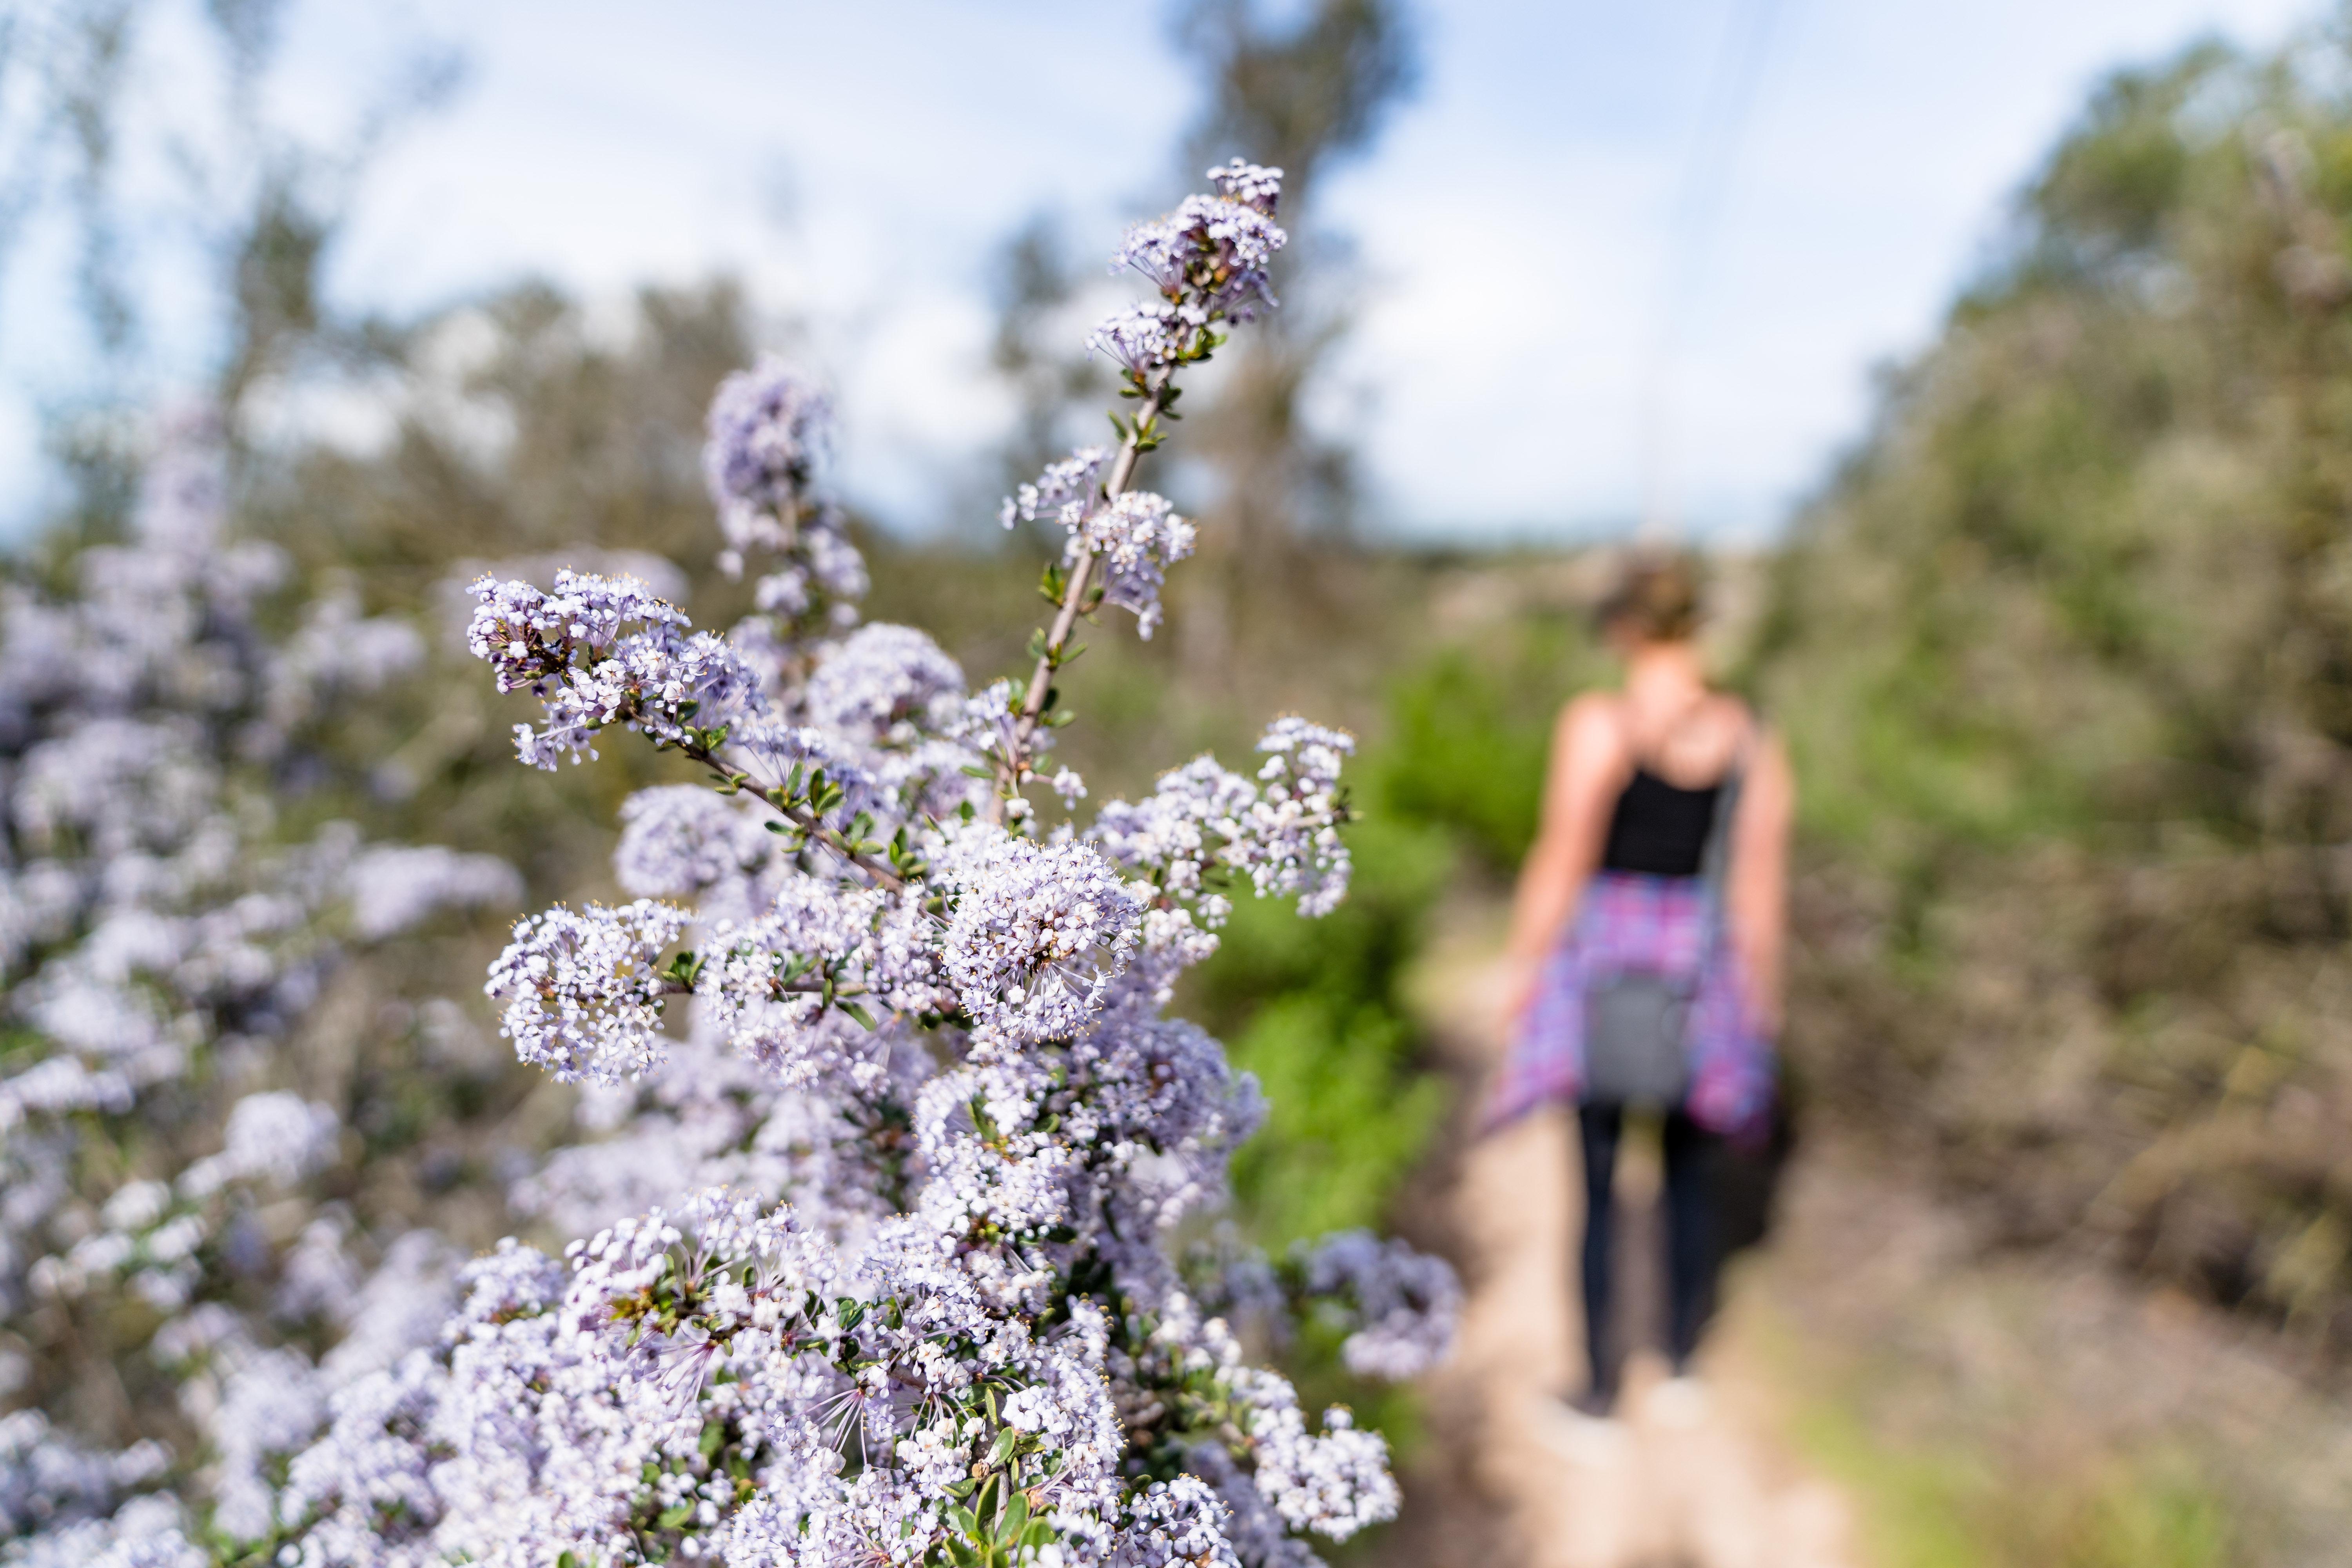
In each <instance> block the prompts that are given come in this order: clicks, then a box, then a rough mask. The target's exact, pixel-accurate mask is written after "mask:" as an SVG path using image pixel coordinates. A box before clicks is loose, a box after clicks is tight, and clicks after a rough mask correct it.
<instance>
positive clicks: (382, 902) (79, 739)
mask: <svg viewBox="0 0 2352 1568" xmlns="http://www.w3.org/2000/svg"><path fill="white" fill-rule="evenodd" d="M161 436H162V441H161V445H160V446H159V447H158V449H157V450H156V451H155V453H154V454H153V456H152V458H151V459H150V461H149V462H148V464H147V466H146V469H145V473H144V477H143V480H142V485H141V488H140V491H139V499H138V504H137V510H136V511H135V513H134V515H133V517H132V518H131V535H132V538H133V539H134V540H135V543H134V544H132V545H129V546H124V547H100V548H91V549H85V550H83V551H81V552H79V555H78V556H76V557H73V558H71V559H69V560H68V561H67V562H66V563H64V565H65V571H64V572H63V573H62V574H60V575H59V577H58V581H60V582H63V583H66V584H76V585H77V586H76V587H75V588H74V591H72V592H70V593H65V594H58V593H52V592H48V591H46V590H44V589H41V588H37V587H35V586H32V585H30V584H28V582H27V581H26V579H25V578H22V577H20V578H18V579H16V581H15V582H13V583H11V584H8V585H6V586H5V587H0V971H5V983H6V990H5V996H0V1014H5V1016H0V1034H5V1037H6V1039H7V1041H8V1047H7V1050H6V1051H5V1055H4V1056H0V1063H5V1065H0V1187H5V1190H6V1193H7V1201H6V1203H5V1204H0V1311H5V1314H6V1317H7V1320H8V1327H9V1335H8V1347H7V1349H6V1350H5V1351H0V1389H5V1391H6V1393H7V1394H8V1396H9V1397H10V1398H11V1399H12V1400H30V1401H34V1402H37V1403H38V1404H40V1405H44V1406H46V1407H47V1408H49V1409H52V1410H55V1411H58V1412H64V1411H68V1410H71V1411H76V1412H79V1411H81V1410H83V1409H84V1408H86V1407H87V1406H88V1405H89V1400H88V1398H87V1395H88V1394H89V1388H90V1386H92V1385H90V1384H84V1383H81V1382H79V1380H80V1379H82V1378H86V1377H89V1376H94V1375H100V1374H103V1375H105V1376H106V1377H107V1378H109V1379H111V1377H112V1376H113V1375H114V1368H113V1367H109V1366H108V1365H107V1361H108V1360H111V1361H112V1362H113V1363H114V1367H126V1368H135V1369H137V1374H138V1379H139V1381H137V1382H134V1383H133V1384H132V1386H133V1388H135V1389H136V1390H137V1391H138V1393H137V1395H136V1398H135V1403H134V1404H133V1405H131V1406H130V1407H128V1408H126V1409H124V1410H123V1411H122V1413H121V1416H120V1418H119V1420H118V1422H117V1425H118V1427H119V1429H120V1430H121V1432H122V1433H123V1434H124V1436H123V1437H122V1438H120V1439H118V1440H120V1441H123V1442H124V1443H125V1446H124V1447H121V1448H120V1449H119V1450H106V1449H93V1448H89V1447H83V1446H81V1445H79V1444H77V1443H75V1442H72V1441H69V1440H68V1438H67V1436H64V1435H63V1434H62V1433H61V1432H60V1431H58V1430H54V1429H52V1428H51V1427H50V1426H48V1424H47V1422H46V1421H45V1420H44V1418H43V1417H42V1416H41V1415H38V1414H37V1413H36V1412H35V1411H32V1410H18V1411H16V1412H14V1413H12V1414H8V1415H0V1536H5V1538H6V1545H5V1548H0V1550H5V1554H6V1559H7V1561H9V1562H11V1563H40V1564H56V1565H58V1568H66V1565H68V1564H71V1565H74V1568H79V1565H81V1564H85V1563H121V1564H123V1565H125V1568H129V1565H131V1564H142V1565H148V1568H160V1565H165V1564H179V1563H191V1564H194V1563H210V1562H212V1561H213V1560H214V1558H213V1555H212V1553H211V1552H209V1551H206V1550H202V1549H200V1548H199V1546H197V1545H196V1544H193V1543H192V1542H195V1541H200V1540H202V1539H204V1532H203V1531H200V1530H199V1528H198V1522H199V1521H206V1522H207V1523H208V1524H209V1526H210V1527H211V1528H213V1529H215V1530H216V1531H221V1532H224V1533H229V1534H245V1533H250V1534H253V1535H256V1536H259V1535H263V1534H266V1533H267V1531H268V1529H269V1528H270V1526H271V1521H272V1520H273V1518H274V1509H275V1496H274V1491H273V1489H272V1487H271V1485H270V1482H269V1478H270V1477H271V1476H272V1475H274V1474H275V1473H276V1469H277V1467H278V1465H279V1464H280V1463H282V1461H283V1460H284V1459H285V1458H286V1457H287V1456H288V1455H289V1454H290V1453H291V1452H292V1451H293V1450H294V1449H296V1448H299V1447H303V1446H304V1445H307V1444H308V1443H310V1441H311V1440H313V1439H314V1438H315V1436H317V1435H318V1432H319V1430H320V1419H319V1418H320V1417H321V1416H322V1415H323V1405H321V1404H320V1397H321V1394H320V1389H321V1388H322V1387H323V1383H322V1380H324V1379H327V1378H328V1377H329V1376H330V1373H329V1372H328V1370H327V1369H328V1367H329V1366H330V1365H332V1366H334V1367H338V1368H347V1369H351V1370H352V1371H353V1372H354V1373H355V1372H356V1371H358V1370H363V1369H364V1365H365V1363H367V1362H368V1361H369V1360H370V1359H371V1358H373V1357H377V1356H380V1355H385V1354H389V1353H397V1352H399V1351H404V1350H405V1349H407V1348H409V1347H411V1346H413V1345H414V1344H416V1343H418V1342H421V1341H423V1340H425V1339H428V1338H429V1337H430V1336H431V1334H432V1332H433V1331H435V1330H436V1328H437V1327H438V1319H439V1317H440V1315H441V1313H442V1312H443V1311H444V1310H446V1308H445V1306H444V1305H443V1304H442V1303H441V1301H440V1300H439V1299H438V1297H437V1293H436V1291H435V1289H434V1288H433V1279H434V1270H433V1268H431V1267H430V1266H429V1263H428V1260H427V1259H425V1258H423V1257H422V1256H420V1255H418V1253H417V1252H416V1250H415V1248H413V1247H412V1248H409V1249H408V1250H407V1251H405V1252H404V1251H402V1250H401V1246H400V1243H399V1241H398V1240H397V1239H394V1238H386V1237H374V1236H371V1235H369V1234H367V1233H366V1230H365V1227H364V1226H362V1225H360V1224H359V1223H357V1222H355V1221H354V1220H353V1219H352V1215H350V1214H349V1213H348V1212H347V1211H345V1210H344V1209H343V1208H342V1206H341V1205H339V1204H337V1203H335V1202H333V1201H331V1199H330V1197H329V1196H328V1189H329V1188H330V1186H331V1183H330V1181H329V1180H328V1179H326V1173H328V1172H329V1171H330V1170H331V1168H333V1167H336V1166H339V1165H340V1164H341V1163H342V1161H343V1160H344V1158H345V1157H346V1155H347V1154H348V1153H349V1152H350V1150H349V1149H348V1148H347V1146H346V1144H345V1141H344V1128H343V1125H342V1122H341V1117H340V1116H339V1115H338V1113H337V1110H336V1109H335V1107H333V1106H331V1105H328V1104H324V1103H320V1102H318V1101H314V1100H311V1099H310V1098H307V1096H306V1095H302V1094H296V1093H293V1092H290V1091H289V1090H287V1089H279V1088H272V1087H268V1086H269V1085H272V1084H275V1083H282V1082H284V1081H286V1080H287V1079H288V1078H289V1076H290V1075H289V1072H288V1070H287V1067H286V1064H285V1061H284V1057H283V1047H285V1046H286V1045H287V1044H288V1043H289V1038H291V1037H294V1035H295V1030H296V1027H297V1026H298V1025H299V1024H301V1023H302V1022H303V1021H304V1019H305V1018H306V1016H308V1015H309V1013H310V1008H311V1006H312V1004H313V1003H314V1002H315V1001H316V1000H317V999H318V998H319V997H320V994H321V993H322V991H323V990H324V989H325V988H326V987H327V985H328V984H330V983H331V981H332V980H333V979H334V977H335V975H336V973H337V969H338V966H339V964H340V963H341V957H342V955H343V954H344V952H346V951H348V949H349V948H350V947H351V945H352V942H354V941H356V942H362V943H367V942H377V941H380V940H382V939H384V938H387V937H390V936H392V935H394V933H396V932H397V931H401V930H404V929H405V928H407V927H409V926H412V925H414V924H415V923H416V922H417V921H422V920H424V919H425V918H427V917H428V916H429V915H431V914H432V913H433V912H434V911H435V910H437V909H441V908H444V907H447V906H451V905H469V904H470V905H479V904H482V903H484V902H499V903H505V902H510V901H511V900H512V899H513V898H514V897H515V896H516V894H517V892H518V891H519V889H520V879H518V878H517V877H516V876H515V874H514V872H513V871H512V870H511V868H509V867H507V866H506V865H504V864H503V863H502V862H499V861H498V860H495V859H492V858H488V857H479V856H461V855H456V854H453V853H451V852H450V851H447V850H446V849H440V848H432V847H404V846H394V845H368V844H365V843H363V842H362V838H361V837H360V835H359V833H358V831H357V830H356V829H354V828H353V827H352V826H350V825H349V824H341V823H332V824H329V825H327V826H323V827H321V828H319V829H318V830H316V831H315V832H313V833H311V834H310V836H309V837H307V838H298V837H294V836H293V835H291V834H289V832H287V831H286V830H285V828H284V827H283V826H281V825H280V824H279V823H278V820H277V817H276V812H275V800H274V797H273V795H272V794H271V790H270V786H271V784H273V783H274V782H277V781H278V780H282V779H284V778H287V777H297V778H300V777H320V776H322V771H323V770H324V769H326V768H327V767H328V766H330V765H331V764H330V763H329V762H328V761H327V758H328V756H329V754H330V753H329V752H328V750H327V748H326V745H325V743H324V742H325V737H324V736H323V735H322V733H321V727H322V724H323V723H324V722H325V721H330V720H331V719H333V718H334V717H335V716H336V715H337V712H338V710H339V709H341V708H342V707H345V706H347V705H348V704H349V703H350V702H351V700H352V699H353V698H354V697H356V696H359V695H362V694H364V693H367V692H370V691H373V690H375V689H379V688H380V687H381V686H382V684H383V682H384V681H385V680H386V679H390V678H393V677H395V676H398V675H400V674H401V673H403V672H404V671H406V670H408V669H410V668H413V667H414V665H415V661H416V659H417V658H418V657H419V656H420V654H421V651H422V647H423V643H422V639H421V638H420V637H418V636H417V634H416V632H415V629H414V628H413V627H412V626H409V625H408V624H406V623H405V622H404V621H403V620H399V619H394V618H389V617H383V616H367V615H365V614H363V613H362V610H361V608H360V606H359V605H358V603H357V601H356V600H355V599H354V598H353V597H352V595H349V594H348V593H337V594H331V595H328V596H326V597H323V598H320V599H317V600H313V601H310V602H309V603H307V604H302V605H292V604H287V603H285V602H284V601H283V600H274V599H270V598H268V597H267V596H268V595H275V594H277V593H278V591H279V590H281V589H283V588H286V587H287V586H288V585H289V577H290V572H289V563H288V562H287V561H286V559H285V558H284V557H283V555H282V554H281V553H280V552H278V551H276V550H275V549H273V548H271V547H268V546H267V545H262V544H257V543H254V542H240V541H237V540H235V539H234V538H233V537H232V536H231V535H230V533H229V530H228V528H227V516H226V497H227V482H226V475H227V470H226V462H225V460H224V456H223V453H222V450H221V445H220V441H221V437H220V426H219V422H218V420H217V419H216V418H215V417H214V416H211V415H210V414H209V413H207V412H205V411H195V412H192V413H186V414H183V415H179V416H173V417H172V418H170V419H168V420H166V421H164V422H163V425H162V429H161ZM289 621H290V623H291V625H292V627H293V629H292V630H291V631H290V632H289V633H286V634H284V635H282V636H280V635H278V633H276V632H273V631H272V630H270V629H269V628H270V627H272V626H279V625H284V624H286V623H288V622H289ZM372 1257H375V1258H381V1259H382V1261H383V1268H380V1269H377V1270H374V1271H371V1269H370V1268H368V1267H367V1263H368V1260H369V1259H370V1258H372ZM320 1344H326V1345H329V1346H331V1347H332V1348H331V1349H330V1350H328V1352H327V1353H326V1356H325V1358H324V1359H323V1361H322V1362H321V1363H320V1364H319V1365H315V1366H314V1365H313V1363H312V1362H311V1360H310V1351H311V1350H312V1349H314V1348H315V1347H317V1346H319V1345H320ZM337 1375H340V1373H338V1374H337ZM111 1386H112V1387H113V1388H114V1389H116V1390H118V1391H119V1390H120V1389H121V1384H120V1383H113V1384H111ZM158 1394H161V1397H160V1398H159V1397H157V1395H158ZM115 1397H116V1398H117V1399H118V1400H119V1399H120V1398H121V1394H120V1393H119V1392H118V1393H117V1394H116V1395H115ZM61 1419H62V1417H61ZM142 1432H145V1433H149V1434H152V1435H153V1436H151V1437H148V1438H145V1439H140V1438H138V1437H137V1436H135V1435H136V1434H138V1433H142ZM191 1432H193V1433H194V1435H195V1436H197V1438H198V1439H199V1441H200V1444H201V1447H190V1448H187V1449H185V1450H178V1451H174V1450H171V1449H166V1448H165V1447H163V1446H162V1445H161V1443H160V1442H159V1441H158V1439H165V1438H168V1439H174V1440H176V1439H177V1438H179V1437H180V1436H183V1435H184V1434H188V1433H191ZM200 1459H203V1460H205V1464H204V1465H203V1467H202V1468H198V1461H199V1460H200ZM167 1480H168V1481H169V1482H171V1483H172V1484H173V1486H176V1487H182V1488H185V1489H188V1490H189V1491H190V1495H191V1502H190V1503H189V1504H188V1505H185V1506H184V1505H183V1503H182V1502H181V1501H180V1500H179V1499H178V1498H177V1497H176V1496H175V1495H173V1493H171V1492H167V1491H163V1490H160V1488H161V1487H163V1484H164V1483H165V1482H166V1481H167Z"/></svg>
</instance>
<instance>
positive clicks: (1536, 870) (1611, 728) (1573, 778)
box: [1506, 692, 1629, 1016]
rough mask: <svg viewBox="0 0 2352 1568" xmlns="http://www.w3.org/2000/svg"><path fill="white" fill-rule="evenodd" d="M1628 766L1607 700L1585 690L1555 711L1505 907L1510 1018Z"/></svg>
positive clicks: (1581, 877)
mask: <svg viewBox="0 0 2352 1568" xmlns="http://www.w3.org/2000/svg"><path fill="white" fill-rule="evenodd" d="M1628 761H1629V757H1628V753H1627V752H1626V748H1625V731H1624V725H1623V724H1622V722H1621V721H1619V719H1618V716H1617V710H1616V703H1615V701H1614V700H1612V699H1611V698H1609V697H1606V696H1603V695H1601V694H1600V693H1597V692H1595V693H1590V694H1587V695H1586V696H1583V697H1580V698H1578V699H1577V700H1575V701H1573V702H1570V704H1569V705H1568V706H1567V707H1566V708H1564V709H1562V710H1560V715H1559V724H1558V725H1556V726H1555V727H1554V728H1553V730H1552V741H1551V763H1550V766H1549V770H1548V771H1547V772H1546V773H1545V775H1544V802H1543V824H1542V826H1541V827H1540V828H1539V829H1538V832H1537V835H1536V841H1535V845H1534V847H1532V848H1530V849H1529V850H1528V858H1527V864H1526V865H1525V866H1523V867H1521V868H1520V870H1519V888H1518V895H1517V899H1516V900H1514V902H1513V904H1512V909H1511V941H1510V945H1509V947H1508V948H1507V950H1506V952H1507V957H1508V958H1509V960H1510V963H1511V966H1512V973H1511V978H1510V981H1509V985H1510V994H1509V997H1508V1001H1509V1005H1510V1010H1511V1012H1512V1014H1513V1015H1514V1016H1516V1015H1517V1013H1518V1011H1519V1010H1520V1008H1521V1007H1523V1006H1524V1005H1526V1002H1527V999H1528V996H1529V995H1530V994H1533V991H1534V988H1535V975H1536V970H1537V968H1538V966H1539V965H1540V964H1541V963H1542V962H1543V957H1544V954H1545V953H1546V952H1549V951H1550V949H1551V945H1552V943H1553V942H1554V941H1555V940H1556V939H1557V938H1558V937H1559V930H1560V927H1561V926H1563V925H1565V924H1566V923H1567V922H1568V919H1569V917H1570V915H1571V914H1572V913H1574V911H1575V909H1576V903H1577V900H1578V899H1579V898H1580V897H1581V896H1582V895H1583V892H1584V884H1585V883H1586V882H1587V881H1589V880H1591V876H1592V868H1594V867H1595V866H1597V865H1599V864H1600V862H1601V840H1602V838H1603V837H1606V835H1607V834H1608V831H1609V813H1610V810H1611V808H1612V805H1614V803H1615V801H1616V798H1617V793H1618V791H1619V790H1620V789H1622V787H1623V786H1624V783H1625V772H1626V766H1627V763H1628Z"/></svg>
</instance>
